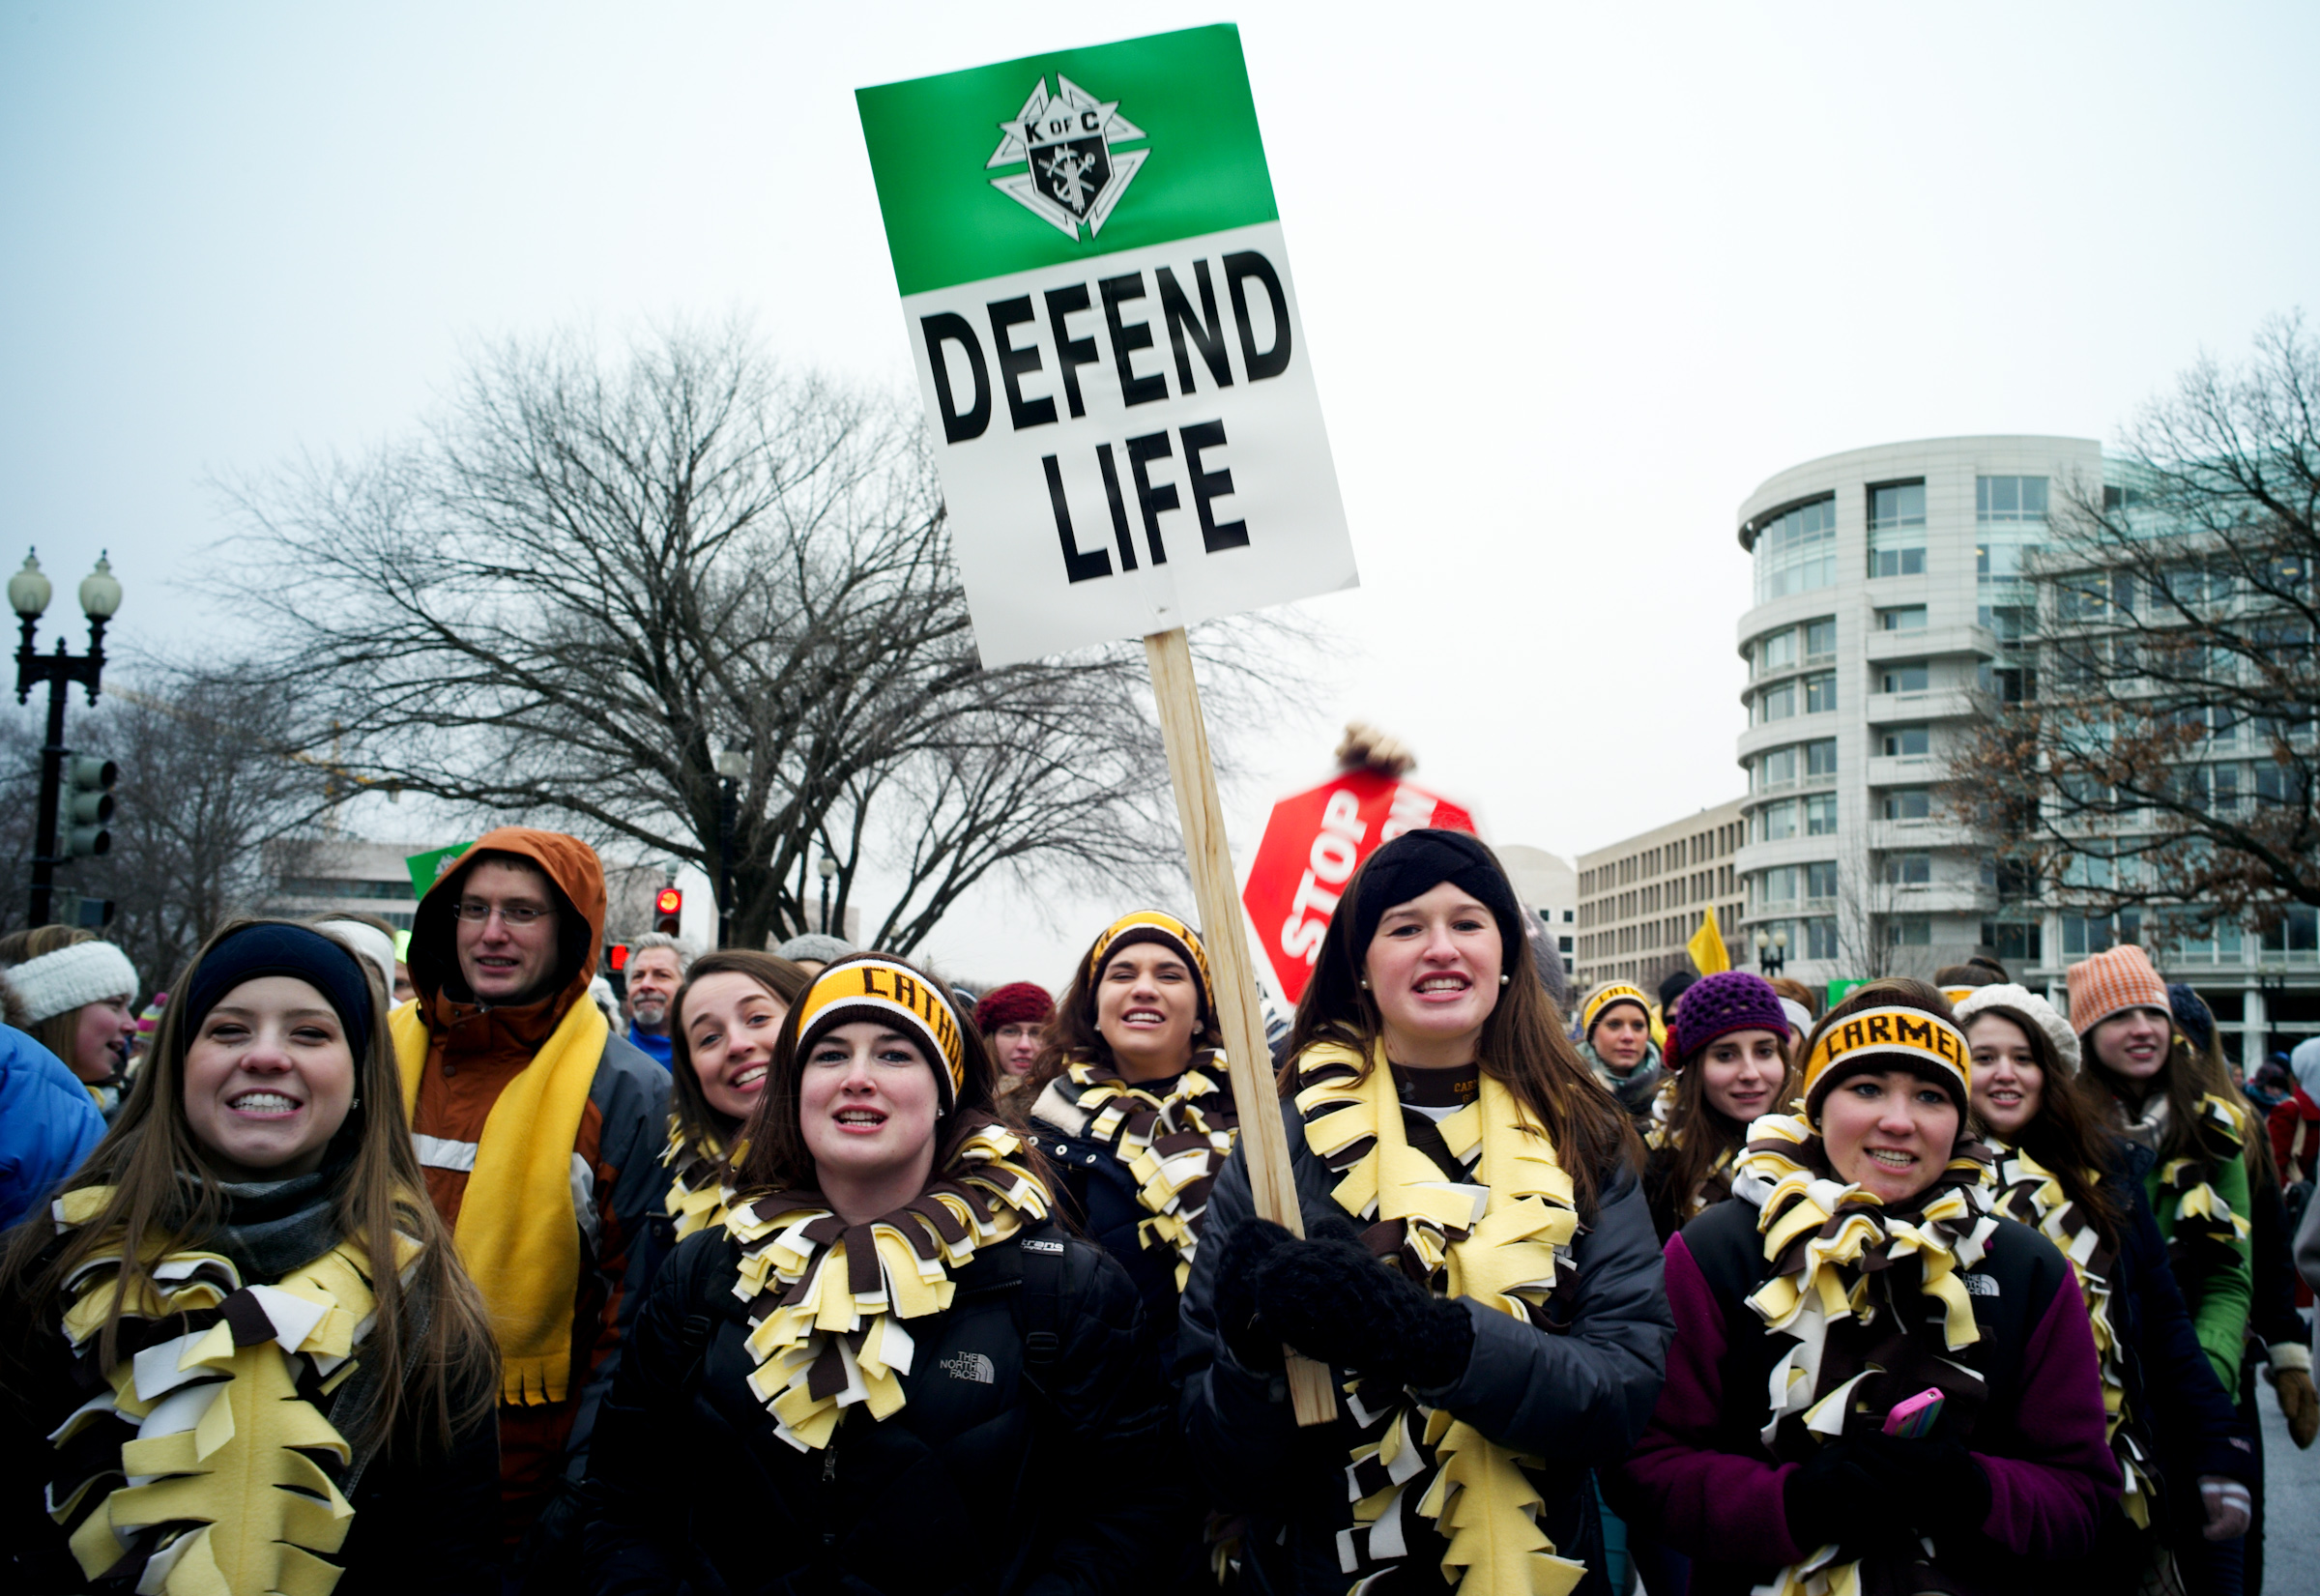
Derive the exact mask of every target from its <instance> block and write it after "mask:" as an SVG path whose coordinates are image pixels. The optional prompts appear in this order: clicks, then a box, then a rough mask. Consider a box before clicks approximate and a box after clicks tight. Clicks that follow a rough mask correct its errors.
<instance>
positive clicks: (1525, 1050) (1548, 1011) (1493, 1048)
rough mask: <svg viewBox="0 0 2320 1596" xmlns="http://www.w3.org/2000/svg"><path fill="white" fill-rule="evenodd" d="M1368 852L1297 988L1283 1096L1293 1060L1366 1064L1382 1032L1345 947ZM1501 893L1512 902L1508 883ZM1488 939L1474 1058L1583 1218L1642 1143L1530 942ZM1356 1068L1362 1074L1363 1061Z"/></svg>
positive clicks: (1633, 1164)
mask: <svg viewBox="0 0 2320 1596" xmlns="http://www.w3.org/2000/svg"><path fill="white" fill-rule="evenodd" d="M1484 851H1485V852H1486V853H1488V852H1489V850H1488V849H1487V848H1486V849H1485V850H1484ZM1376 857H1377V855H1375V854H1373V855H1371V856H1370V858H1368V859H1364V860H1363V861H1362V862H1361V864H1360V866H1359V868H1357V869H1356V870H1355V871H1354V872H1353V876H1352V879H1351V880H1350V881H1348V882H1347V883H1346V887H1345V891H1344V892H1343V893H1342V894H1341V895H1340V896H1339V898H1338V909H1337V913H1335V914H1331V915H1330V916H1329V929H1328V931H1327V932H1326V933H1324V934H1323V936H1322V938H1321V949H1320V952H1319V955H1318V957H1317V958H1316V960H1315V963H1314V969H1313V979H1312V980H1310V981H1309V982H1307V983H1306V986H1305V996H1304V997H1303V998H1302V999H1300V1000H1299V1001H1298V1002H1297V1018H1296V1023H1295V1025H1294V1026H1292V1027H1291V1028H1290V1033H1289V1055H1288V1062H1287V1063H1285V1064H1284V1065H1282V1067H1281V1076H1280V1086H1281V1091H1282V1094H1283V1095H1284V1096H1286V1095H1288V1094H1289V1092H1290V1089H1291V1088H1292V1087H1293V1085H1294V1083H1295V1080H1296V1069H1297V1059H1298V1057H1299V1056H1300V1055H1302V1054H1303V1053H1304V1051H1305V1050H1306V1049H1307V1048H1309V1047H1313V1046H1315V1045H1317V1044H1319V1043H1323V1042H1330V1043H1336V1044H1338V1045H1339V1046H1343V1047H1347V1048H1350V1049H1351V1050H1352V1051H1353V1052H1354V1053H1355V1054H1357V1055H1359V1056H1360V1057H1361V1058H1362V1059H1365V1060H1367V1059H1369V1057H1370V1053H1371V1050H1372V1049H1373V1048H1374V1047H1375V1046H1376V1045H1377V1041H1378V1039H1379V1038H1380V1037H1381V1036H1383V1035H1384V1033H1385V1022H1384V1019H1383V1017H1382V1016H1381V1015H1380V1014H1379V1013H1378V1011H1377V1003H1376V1001H1373V1000H1372V998H1371V996H1370V994H1369V992H1368V991H1367V990H1366V989H1364V988H1363V986H1362V984H1361V972H1362V968H1363V965H1364V963H1365V961H1366V958H1367V955H1368V953H1369V949H1368V948H1366V947H1361V948H1357V947H1355V946H1353V920H1354V914H1353V912H1352V910H1351V908H1350V906H1351V905H1354V904H1357V903H1359V902H1360V901H1361V890H1362V886H1363V884H1364V882H1365V881H1366V880H1367V878H1368V875H1369V870H1370V863H1371V860H1372V859H1375V858H1376ZM1490 858H1491V863H1492V865H1493V867H1494V868H1495V869H1497V871H1498V873H1499V875H1500V876H1502V877H1503V876H1504V875H1505V874H1506V868H1505V866H1504V865H1502V864H1499V863H1498V856H1497V855H1495V854H1491V855H1490ZM1506 895H1507V897H1508V898H1509V899H1510V900H1512V901H1517V902H1519V901H1520V900H1519V899H1516V898H1515V895H1514V889H1513V888H1512V887H1511V886H1509V887H1508V888H1507V892H1506ZM1389 907H1390V906H1389ZM1495 918H1496V916H1495V915H1493V920H1494V919H1495ZM1498 942H1499V950H1498V956H1499V971H1500V973H1502V974H1504V975H1505V976H1506V977H1507V980H1506V984H1505V985H1504V986H1502V987H1500V988H1499V989H1498V1001H1497V1002H1496V1003H1494V1004H1493V1005H1492V1008H1491V1012H1490V1014H1489V1016H1488V1017H1487V1018H1485V1019H1484V1021H1483V1022H1482V1037H1481V1040H1480V1041H1479V1042H1478V1043H1477V1044H1476V1047H1475V1061H1476V1062H1477V1063H1479V1064H1480V1065H1481V1066H1482V1072H1483V1073H1484V1074H1485V1075H1488V1076H1490V1077H1491V1078H1492V1079H1493V1080H1494V1081H1500V1082H1503V1083H1505V1085H1506V1087H1507V1088H1508V1089H1510V1090H1511V1091H1513V1092H1514V1094H1515V1095H1516V1096H1517V1097H1519V1098H1521V1099H1522V1106H1523V1107H1524V1108H1526V1109H1528V1110H1529V1111H1530V1116H1531V1117H1532V1118H1533V1119H1535V1120H1536V1121H1537V1122H1538V1125H1539V1128H1540V1129H1542V1130H1544V1131H1545V1132H1546V1133H1547V1138H1548V1140H1549V1141H1551V1142H1552V1143H1553V1144H1554V1151H1555V1157H1556V1158H1557V1159H1558V1160H1559V1161H1560V1162H1561V1164H1562V1166H1563V1168H1564V1169H1565V1170H1567V1171H1569V1172H1570V1175H1571V1184H1572V1187H1573V1189H1574V1195H1575V1196H1576V1198H1577V1199H1578V1206H1579V1211H1580V1214H1581V1215H1582V1216H1583V1217H1585V1218H1587V1219H1589V1220H1592V1219H1593V1218H1594V1216H1595V1202H1596V1198H1597V1196H1598V1195H1599V1193H1600V1191H1601V1188H1602V1186H1603V1184H1604V1183H1605V1182H1606V1181H1608V1180H1609V1179H1610V1178H1611V1177H1612V1176H1613V1175H1615V1174H1616V1172H1617V1170H1618V1168H1619V1166H1620V1165H1621V1164H1623V1163H1624V1164H1625V1165H1627V1166H1628V1167H1629V1168H1630V1169H1638V1168H1640V1166H1641V1164H1642V1154H1643V1146H1642V1144H1641V1143H1640V1142H1638V1140H1637V1139H1636V1130H1635V1126H1634V1125H1632V1124H1630V1123H1629V1122H1628V1117H1627V1111H1626V1110H1624V1109H1622V1108H1621V1107H1620V1106H1619V1101H1618V1099H1617V1098H1615V1097H1613V1096H1612V1095H1611V1094H1610V1092H1609V1090H1607V1089H1606V1088H1605V1087H1604V1085H1603V1083H1602V1082H1600V1081H1598V1080H1596V1079H1595V1072H1594V1071H1593V1070H1591V1069H1589V1068H1588V1067H1587V1065H1586V1061H1585V1060H1584V1059H1581V1058H1580V1056H1579V1049H1578V1046H1577V1045H1576V1044H1575V1043H1574V1042H1573V1041H1572V1040H1571V1038H1570V1037H1569V1036H1567V1035H1565V1034H1564V1033H1563V1030H1564V1027H1563V1018H1562V1015H1561V1013H1560V1012H1559V1011H1557V1009H1556V1008H1555V1005H1554V999H1553V998H1552V997H1551V996H1549V994H1548V991H1547V986H1546V983H1545V982H1544V981H1542V980H1541V979H1540V978H1539V972H1538V968H1537V966H1535V965H1534V964H1532V963H1531V957H1530V939H1529V938H1527V937H1525V936H1523V935H1522V934H1521V933H1520V932H1519V931H1518V932H1517V934H1516V935H1514V936H1511V937H1509V936H1505V935H1503V934H1501V936H1500V937H1499V939H1498ZM1362 1067H1363V1069H1364V1070H1365V1071H1366V1070H1367V1069H1368V1067H1369V1065H1368V1064H1367V1063H1366V1062H1365V1063H1364V1064H1363V1066H1362Z"/></svg>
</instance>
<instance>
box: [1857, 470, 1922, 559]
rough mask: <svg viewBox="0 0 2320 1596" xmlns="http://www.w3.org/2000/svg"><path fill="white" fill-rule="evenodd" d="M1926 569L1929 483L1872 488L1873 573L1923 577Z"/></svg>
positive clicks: (1870, 518)
mask: <svg viewBox="0 0 2320 1596" xmlns="http://www.w3.org/2000/svg"><path fill="white" fill-rule="evenodd" d="M1925 570H1926V484H1925V483H1923V482H1893V483H1888V484H1887V485H1885V486H1883V487H1872V488H1870V490H1869V574H1870V575H1871V576H1922V575H1924V574H1925Z"/></svg>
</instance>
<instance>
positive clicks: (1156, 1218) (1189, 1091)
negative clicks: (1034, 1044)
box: [1050, 1049, 1240, 1292]
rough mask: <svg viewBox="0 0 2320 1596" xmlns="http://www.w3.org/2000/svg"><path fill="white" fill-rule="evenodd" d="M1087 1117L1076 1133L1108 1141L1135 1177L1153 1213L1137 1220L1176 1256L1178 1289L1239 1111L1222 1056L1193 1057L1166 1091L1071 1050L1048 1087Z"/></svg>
mask: <svg viewBox="0 0 2320 1596" xmlns="http://www.w3.org/2000/svg"><path fill="white" fill-rule="evenodd" d="M1050 1089H1051V1090H1053V1091H1054V1092H1055V1093H1056V1094H1057V1095H1058V1097H1060V1098H1061V1099H1062V1100H1063V1101H1064V1102H1066V1103H1068V1104H1070V1105H1071V1106H1072V1107H1074V1108H1076V1109H1078V1110H1079V1111H1080V1112H1081V1113H1083V1114H1085V1115H1086V1116H1087V1125H1086V1127H1085V1129H1084V1130H1082V1131H1081V1133H1080V1134H1082V1135H1084V1136H1086V1137H1087V1139H1088V1140H1089V1141H1091V1142H1098V1143H1101V1144H1102V1145H1103V1146H1106V1147H1109V1148H1110V1149H1111V1152H1112V1156H1113V1157H1114V1158H1116V1159H1117V1160H1118V1161H1119V1162H1120V1163H1121V1164H1123V1165H1125V1166H1126V1167H1127V1171H1128V1173H1129V1174H1130V1175H1133V1176H1134V1177H1135V1180H1136V1201H1137V1202H1138V1204H1141V1205H1142V1206H1143V1208H1144V1210H1145V1213H1147V1214H1148V1215H1150V1217H1149V1218H1147V1219H1145V1220H1144V1221H1142V1222H1141V1223H1140V1224H1138V1226H1137V1227H1136V1234H1137V1239H1138V1241H1139V1242H1140V1243H1141V1244H1142V1245H1144V1246H1145V1247H1163V1246H1164V1247H1171V1248H1174V1250H1175V1255H1176V1290H1177V1291H1179V1292H1180V1291H1183V1290H1184V1282H1185V1281H1186V1280H1187V1279H1188V1278H1189V1277H1190V1276H1191V1274H1192V1257H1193V1253H1194V1252H1195V1251H1196V1250H1197V1249H1198V1247H1199V1246H1200V1239H1201V1223H1202V1221H1203V1219H1205V1218H1206V1217H1207V1214H1208V1193H1209V1191H1210V1189H1211V1188H1212V1187H1214V1186H1215V1184H1216V1177H1217V1176H1218V1175H1222V1174H1223V1173H1224V1169H1225V1161H1226V1160H1227V1159H1228V1158H1231V1157H1232V1139H1233V1137H1234V1136H1235V1134H1237V1132H1238V1131H1239V1129H1240V1116H1239V1114H1238V1113H1237V1111H1236V1110H1235V1109H1234V1107H1233V1103H1232V1078H1231V1077H1230V1076H1229V1075H1227V1074H1226V1073H1225V1057H1224V1055H1223V1054H1221V1053H1218V1052H1216V1051H1214V1050H1213V1049H1209V1050H1203V1052H1201V1053H1198V1054H1195V1055H1194V1056H1193V1060H1192V1067H1191V1068H1189V1069H1187V1070H1185V1072H1184V1073H1183V1074H1181V1075H1179V1076H1177V1077H1176V1078H1175V1080H1174V1082H1172V1083H1171V1084H1170V1085H1169V1086H1168V1087H1167V1088H1166V1089H1165V1090H1161V1091H1151V1090H1146V1089H1145V1088H1143V1087H1139V1086H1135V1085H1132V1084H1130V1083H1129V1082H1126V1081H1123V1080H1121V1079H1120V1078H1119V1076H1118V1075H1116V1073H1114V1072H1113V1071H1111V1070H1109V1069H1106V1068H1105V1067H1104V1066H1103V1065H1102V1064H1099V1063H1097V1062H1096V1061H1095V1059H1093V1058H1092V1057H1091V1056H1090V1055H1088V1054H1086V1053H1075V1054H1073V1055H1072V1057H1071V1061H1070V1064H1069V1067H1067V1068H1066V1069H1065V1071H1064V1073H1063V1075H1062V1077H1061V1078H1059V1079H1058V1080H1057V1081H1056V1082H1055V1083H1054V1085H1053V1087H1052V1088H1050Z"/></svg>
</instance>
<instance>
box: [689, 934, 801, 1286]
mask: <svg viewBox="0 0 2320 1596" xmlns="http://www.w3.org/2000/svg"><path fill="white" fill-rule="evenodd" d="M812 982H813V977H812V976H811V975H809V974H807V973H806V972H805V971H803V970H802V969H800V968H798V967H797V965H795V964H792V963H791V962H790V961H789V960H787V959H784V958H782V957H780V956H779V955H777V954H772V953H761V952H757V951H756V950H754V949H751V948H730V949H726V950H723V951H720V952H716V953H705V954H703V955H702V956H701V957H700V958H698V959H695V960H694V961H693V962H692V965H691V966H690V968H688V969H687V970H686V972H685V976H684V982H683V984H682V985H681V986H680V987H679V988H678V989H677V994H676V997H675V998H674V999H672V1000H671V1001H670V1003H669V1045H670V1053H669V1078H670V1090H669V1145H668V1147H667V1148H666V1150H664V1151H663V1152H662V1153H661V1155H660V1161H661V1162H662V1163H663V1164H666V1165H667V1166H668V1167H669V1169H670V1172H671V1178H670V1181H669V1199H668V1219H669V1226H668V1231H667V1233H666V1234H665V1235H664V1236H663V1238H662V1239H663V1243H664V1245H665V1244H666V1243H668V1242H671V1241H681V1240H683V1239H684V1238H685V1237H686V1236H688V1235H690V1234H692V1233H694V1232H695V1231H698V1230H701V1229H703V1228H704V1227H707V1226H712V1225H722V1224H724V1223H725V1207H726V1204H728V1203H729V1202H730V1201H731V1200H732V1181H733V1166H734V1165H735V1164H737V1163H738V1162H739V1160H740V1157H741V1154H742V1153H743V1151H744V1150H745V1149H746V1144H745V1143H744V1142H743V1141H742V1140H741V1127H742V1126H743V1125H745V1124H746V1123H747V1122H748V1119H749V1116H750V1115H751V1114H752V1113H754V1112H755V1111H756V1108H757V1100H758V1098H759V1097H760V1096H761V1095H762V1094H763V1093H764V1090H765V1085H766V1073H767V1070H768V1067H769V1066H770V1065H771V1063H772V1061H773V1040H774V1038H775V1037H776V1036H778V1035H779V1034H780V1033H781V1022H782V1021H783V1020H784V1019H785V1018H787V1017H788V1015H789V1012H790V1008H791V1006H792V1005H793V1004H795V1003H796V1002H797V1000H798V999H799V998H802V997H803V996H805V989H806V988H807V987H808V986H809V985H811V984H812Z"/></svg>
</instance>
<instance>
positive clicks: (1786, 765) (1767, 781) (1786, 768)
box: [1756, 742, 1798, 792]
mask: <svg viewBox="0 0 2320 1596" xmlns="http://www.w3.org/2000/svg"><path fill="white" fill-rule="evenodd" d="M1797 747H1798V744H1796V743H1793V742H1792V743H1790V744H1789V745H1788V746H1787V747H1785V748H1770V749H1767V750H1766V751H1765V752H1763V753H1762V754H1759V755H1758V756H1756V787H1757V790H1758V791H1760V792H1772V791H1774V790H1776V789H1778V788H1782V787H1786V786H1788V785H1789V784H1791V783H1792V782H1794V781H1795V780H1796V750H1797Z"/></svg>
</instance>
